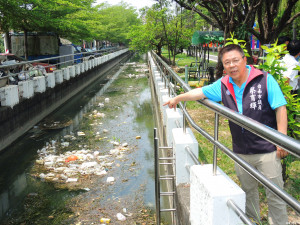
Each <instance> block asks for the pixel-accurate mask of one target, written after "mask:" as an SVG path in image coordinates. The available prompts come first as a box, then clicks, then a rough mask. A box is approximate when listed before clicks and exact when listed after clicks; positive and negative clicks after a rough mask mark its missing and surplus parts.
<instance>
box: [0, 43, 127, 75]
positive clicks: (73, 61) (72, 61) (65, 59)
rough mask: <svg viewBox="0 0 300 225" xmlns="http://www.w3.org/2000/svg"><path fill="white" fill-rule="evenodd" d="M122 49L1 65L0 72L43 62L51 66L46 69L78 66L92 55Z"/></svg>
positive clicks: (107, 49)
mask: <svg viewBox="0 0 300 225" xmlns="http://www.w3.org/2000/svg"><path fill="white" fill-rule="evenodd" d="M121 49H122V48H118V47H112V48H106V49H102V50H98V51H93V52H81V53H75V54H68V55H62V56H56V57H50V58H43V59H37V60H30V61H24V62H19V63H14V64H10V65H0V70H3V71H5V70H10V68H15V67H22V66H23V65H26V64H31V63H39V62H43V63H45V62H47V63H48V64H49V66H45V67H51V66H53V65H54V66H57V67H58V68H60V67H64V66H65V65H70V64H72V65H73V64H77V63H76V62H78V60H79V61H80V62H82V61H84V60H88V58H90V57H91V56H93V55H92V54H100V53H101V54H104V53H112V52H115V51H118V50H121ZM81 55H82V57H80V58H75V56H81ZM72 57H73V58H72ZM97 57H101V55H98V56H97ZM69 58H71V59H69ZM61 59H63V61H62V62H59V61H60V60H61ZM68 59H69V60H68ZM53 61H56V62H57V63H53V64H50V62H53ZM20 72H23V71H20ZM18 74H19V73H11V72H9V73H8V74H7V75H6V76H3V77H0V80H4V79H8V77H10V76H16V75H18Z"/></svg>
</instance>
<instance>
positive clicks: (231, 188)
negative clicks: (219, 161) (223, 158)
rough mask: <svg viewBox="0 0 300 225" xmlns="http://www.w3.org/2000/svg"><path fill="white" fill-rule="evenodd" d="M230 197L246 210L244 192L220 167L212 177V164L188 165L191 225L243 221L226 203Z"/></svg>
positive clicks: (240, 222)
mask: <svg viewBox="0 0 300 225" xmlns="http://www.w3.org/2000/svg"><path fill="white" fill-rule="evenodd" d="M229 199H231V200H233V201H234V202H235V203H236V205H237V206H238V207H239V208H240V209H241V210H242V211H244V212H245V203H246V200H245V193H244V191H243V190H242V189H241V188H240V187H239V186H238V185H237V184H236V183H234V182H233V181H232V180H231V179H230V178H229V177H228V176H227V175H226V174H225V173H224V172H223V171H222V170H221V169H220V168H217V174H216V175H215V176H213V165H212V164H208V165H203V166H200V165H194V166H192V168H191V188H190V222H191V225H219V224H222V225H240V224H244V223H243V222H242V221H241V220H240V219H239V217H238V216H237V215H236V214H235V213H234V211H233V210H231V209H230V208H229V207H228V206H227V201H228V200H229Z"/></svg>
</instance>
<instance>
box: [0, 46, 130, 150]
mask: <svg viewBox="0 0 300 225" xmlns="http://www.w3.org/2000/svg"><path fill="white" fill-rule="evenodd" d="M129 55H130V52H129V50H128V49H123V50H120V51H117V52H114V53H110V54H108V55H104V56H101V57H98V58H95V59H91V60H88V61H84V62H82V63H79V64H76V65H73V66H68V67H66V68H63V69H61V70H56V71H54V72H53V73H48V74H47V75H46V76H41V77H35V78H34V79H33V80H27V81H23V82H19V84H18V85H8V86H5V87H2V88H0V101H1V107H0V151H1V150H3V149H5V148H6V147H7V146H8V145H10V144H12V143H13V141H15V140H16V139H17V138H19V137H20V136H21V135H23V134H24V133H25V132H26V131H28V130H29V129H30V128H32V126H34V125H35V124H36V123H38V122H39V121H40V120H42V119H43V118H44V117H45V116H47V115H48V114H49V113H51V112H53V111H54V110H55V109H57V108H58V107H59V106H61V105H62V104H63V103H65V102H66V101H68V100H69V99H70V98H71V97H73V96H74V95H76V94H77V93H78V92H80V91H81V90H83V89H84V88H85V87H87V86H88V85H90V84H91V83H92V82H93V81H95V80H97V79H99V78H100V77H101V75H103V74H104V73H105V72H107V71H108V70H109V69H111V68H112V67H114V66H115V65H116V64H118V63H119V62H120V61H121V60H122V59H124V58H125V57H128V56H129Z"/></svg>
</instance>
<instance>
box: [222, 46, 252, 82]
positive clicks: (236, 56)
mask: <svg viewBox="0 0 300 225" xmlns="http://www.w3.org/2000/svg"><path fill="white" fill-rule="evenodd" d="M222 63H223V66H224V70H225V72H226V74H228V75H229V76H230V77H231V78H232V79H233V80H237V79H238V80H239V79H242V78H243V76H245V75H247V73H245V71H246V64H247V58H246V57H243V56H242V55H241V53H240V52H239V51H237V50H233V51H230V52H226V53H225V54H224V55H223V58H222Z"/></svg>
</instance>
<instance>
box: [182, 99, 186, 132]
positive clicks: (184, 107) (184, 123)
mask: <svg viewBox="0 0 300 225" xmlns="http://www.w3.org/2000/svg"><path fill="white" fill-rule="evenodd" d="M183 109H184V110H185V109H186V102H184V103H183ZM185 117H186V116H185V114H184V113H183V122H182V124H183V126H182V128H183V133H184V134H186V118H185Z"/></svg>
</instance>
